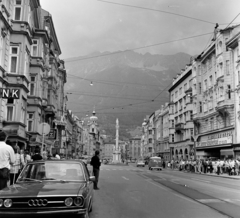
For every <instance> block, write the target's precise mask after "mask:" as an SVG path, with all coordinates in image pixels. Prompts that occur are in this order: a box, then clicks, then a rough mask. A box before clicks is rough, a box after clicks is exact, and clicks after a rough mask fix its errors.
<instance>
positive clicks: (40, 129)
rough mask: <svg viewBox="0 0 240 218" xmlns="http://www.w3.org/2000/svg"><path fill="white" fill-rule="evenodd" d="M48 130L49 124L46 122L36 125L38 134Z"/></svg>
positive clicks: (43, 133) (45, 132)
mask: <svg viewBox="0 0 240 218" xmlns="http://www.w3.org/2000/svg"><path fill="white" fill-rule="evenodd" d="M49 132H50V125H49V124H48V123H40V125H39V126H38V133H39V134H40V135H47V134H48V133H49Z"/></svg>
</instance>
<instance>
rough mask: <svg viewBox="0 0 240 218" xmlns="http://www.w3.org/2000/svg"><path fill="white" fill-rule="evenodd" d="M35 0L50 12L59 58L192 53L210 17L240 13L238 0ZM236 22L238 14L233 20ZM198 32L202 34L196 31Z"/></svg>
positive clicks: (204, 39)
mask: <svg viewBox="0 0 240 218" xmlns="http://www.w3.org/2000/svg"><path fill="white" fill-rule="evenodd" d="M40 4H41V6H42V8H43V9H45V10H47V11H49V12H50V14H51V15H52V18H53V21H54V26H55V30H56V33H57V37H58V41H59V44H60V47H61V50H62V54H61V59H67V58H70V57H79V56H84V55H89V54H91V53H94V52H105V51H110V52H115V51H120V50H121V51H124V50H127V49H136V50H135V51H136V52H140V53H142V54H144V53H146V52H149V53H151V54H164V55H170V54H176V53H179V52H185V53H188V54H190V55H197V54H200V53H201V52H202V51H203V50H204V49H205V48H206V47H207V45H208V44H209V43H210V41H211V38H212V33H213V30H214V27H215V24H216V23H218V24H220V29H224V28H225V27H226V26H228V24H230V23H231V21H233V20H234V18H236V16H237V15H238V14H239V13H240V0H106V1H105V0H40ZM176 14H179V15H182V16H178V15H176ZM190 18H191V19H190ZM237 23H240V15H239V16H238V17H237V18H236V19H235V20H234V21H233V24H237ZM203 34H207V35H204V36H199V35H203ZM195 36H196V37H195ZM197 36H198V37H197ZM192 37H193V38H192ZM185 38H189V39H185ZM180 39H185V40H180ZM173 41H174V42H173ZM156 44H159V45H156ZM150 45H154V46H150ZM146 46H147V48H142V47H146ZM148 46H149V47H148ZM138 48H142V49H138Z"/></svg>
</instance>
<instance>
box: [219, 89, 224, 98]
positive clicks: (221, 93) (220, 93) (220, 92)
mask: <svg viewBox="0 0 240 218" xmlns="http://www.w3.org/2000/svg"><path fill="white" fill-rule="evenodd" d="M219 97H220V98H222V97H223V87H220V88H219Z"/></svg>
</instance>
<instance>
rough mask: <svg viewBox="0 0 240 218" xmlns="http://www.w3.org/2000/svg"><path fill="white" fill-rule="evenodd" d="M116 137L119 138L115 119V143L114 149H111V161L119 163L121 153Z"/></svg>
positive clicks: (117, 123) (117, 124)
mask: <svg viewBox="0 0 240 218" xmlns="http://www.w3.org/2000/svg"><path fill="white" fill-rule="evenodd" d="M118 138H119V122H118V119H117V120H116V144H115V149H114V151H113V163H121V153H120V151H119V145H118Z"/></svg>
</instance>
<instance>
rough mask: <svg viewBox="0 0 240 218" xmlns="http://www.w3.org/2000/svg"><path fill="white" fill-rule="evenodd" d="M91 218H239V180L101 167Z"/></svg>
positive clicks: (118, 167)
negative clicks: (98, 188)
mask: <svg viewBox="0 0 240 218" xmlns="http://www.w3.org/2000/svg"><path fill="white" fill-rule="evenodd" d="M99 187H100V190H97V191H95V193H94V194H95V195H94V204H93V211H92V213H91V215H90V217H91V218H98V217H106V218H108V217H109V218H110V217H111V218H118V217H124V218H127V217H129V218H133V217H136V218H154V217H164V218H165V217H171V218H172V217H189V218H195V217H197V218H200V217H203V218H206V217H209V218H210V217H211V218H212V217H217V218H219V217H240V214H239V207H240V191H239V190H240V180H234V179H226V178H219V177H213V176H206V175H199V174H192V173H183V172H179V171H172V170H169V169H167V170H163V171H149V170H148V168H147V166H145V167H144V168H137V167H136V166H135V165H134V164H131V165H129V166H115V165H102V166H101V172H100V179H99Z"/></svg>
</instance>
